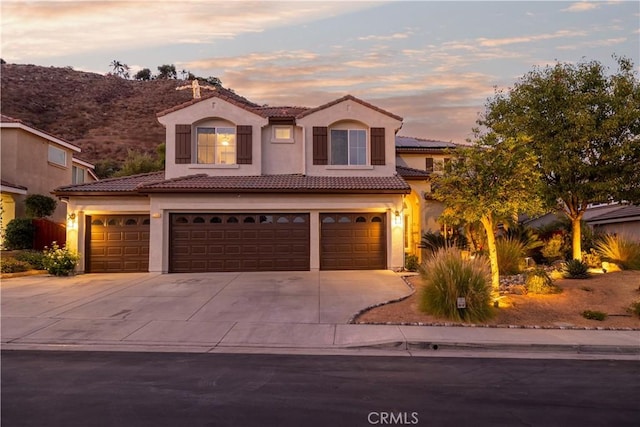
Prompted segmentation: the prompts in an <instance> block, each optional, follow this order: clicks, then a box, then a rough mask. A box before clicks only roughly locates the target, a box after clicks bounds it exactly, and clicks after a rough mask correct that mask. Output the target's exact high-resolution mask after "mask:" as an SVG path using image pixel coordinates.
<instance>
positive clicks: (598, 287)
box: [355, 271, 640, 329]
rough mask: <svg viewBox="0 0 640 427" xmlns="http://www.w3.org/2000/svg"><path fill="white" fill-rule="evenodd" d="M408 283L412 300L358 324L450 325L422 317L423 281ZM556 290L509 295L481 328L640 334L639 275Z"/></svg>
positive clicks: (601, 277) (571, 282) (596, 278)
mask: <svg viewBox="0 0 640 427" xmlns="http://www.w3.org/2000/svg"><path fill="white" fill-rule="evenodd" d="M408 280H409V282H410V283H411V284H412V285H413V287H414V288H415V290H416V292H415V293H414V294H413V295H411V296H410V297H409V298H407V299H405V300H402V301H400V302H396V303H391V304H387V305H383V306H380V307H376V308H373V309H370V310H368V311H366V312H364V313H363V314H361V315H360V316H358V317H357V318H356V319H355V323H423V324H430V323H431V324H442V323H447V322H451V321H449V320H446V319H442V318H437V317H434V316H431V315H428V314H425V313H423V312H421V311H419V309H418V298H419V296H420V294H421V292H422V287H423V282H422V279H421V278H420V276H414V277H410V278H408ZM555 284H556V285H558V286H559V287H560V289H562V292H561V293H559V294H552V295H536V294H527V295H512V294H509V295H505V296H504V297H503V298H502V299H501V300H500V308H498V309H496V311H495V313H496V314H495V316H494V317H493V319H491V320H489V321H486V322H483V323H482V324H483V325H518V326H541V327H578V328H585V327H586V328H634V329H640V317H638V316H637V315H632V314H631V313H630V312H629V311H628V309H629V308H630V306H631V304H632V303H633V302H636V301H640V271H620V272H615V273H607V274H598V275H593V276H592V277H591V278H589V279H582V280H576V279H560V280H556V281H555ZM585 310H592V311H601V312H604V313H606V314H607V317H606V319H605V320H603V321H598V320H589V319H585V318H584V317H582V312H583V311H585ZM454 323H455V322H454Z"/></svg>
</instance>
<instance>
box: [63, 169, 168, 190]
mask: <svg viewBox="0 0 640 427" xmlns="http://www.w3.org/2000/svg"><path fill="white" fill-rule="evenodd" d="M159 181H164V171H161V172H150V173H143V174H139V175H131V176H124V177H120V178H107V179H102V180H100V181H95V182H87V183H84V184H76V185H66V186H63V187H58V188H56V189H55V190H54V191H53V193H54V194H56V195H65V194H79V193H83V194H91V193H93V194H96V193H133V192H136V191H137V190H138V188H139V187H140V186H142V185H145V184H151V183H154V182H159Z"/></svg>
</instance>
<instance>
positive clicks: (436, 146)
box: [396, 136, 457, 256]
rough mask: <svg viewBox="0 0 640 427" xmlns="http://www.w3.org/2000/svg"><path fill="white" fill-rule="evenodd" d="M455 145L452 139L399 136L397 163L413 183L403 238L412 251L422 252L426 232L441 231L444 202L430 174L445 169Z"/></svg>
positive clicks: (453, 152)
mask: <svg viewBox="0 0 640 427" xmlns="http://www.w3.org/2000/svg"><path fill="white" fill-rule="evenodd" d="M456 147H457V145H456V144H454V143H452V142H445V141H436V140H429V139H422V138H413V137H406V136H398V137H396V165H397V166H396V167H397V170H398V173H399V174H400V175H401V176H402V177H403V178H404V179H405V180H406V181H407V182H408V183H409V185H410V186H411V193H410V194H409V195H408V196H406V197H405V200H404V231H405V238H404V242H405V251H406V252H407V253H409V254H414V255H417V256H421V251H420V249H419V245H420V240H421V238H422V234H423V233H425V232H427V231H432V232H438V231H441V228H442V225H441V224H440V223H439V222H438V217H439V216H440V215H441V214H442V211H443V210H444V205H443V204H442V203H441V202H438V201H436V200H433V198H432V197H431V178H432V177H433V176H434V175H439V174H442V173H443V172H444V165H445V164H446V163H447V162H449V161H450V160H451V158H452V157H453V156H454V154H455V149H456Z"/></svg>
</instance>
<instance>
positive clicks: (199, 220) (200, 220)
mask: <svg viewBox="0 0 640 427" xmlns="http://www.w3.org/2000/svg"><path fill="white" fill-rule="evenodd" d="M193 223H194V224H204V218H202V217H201V216H197V217H195V218H193Z"/></svg>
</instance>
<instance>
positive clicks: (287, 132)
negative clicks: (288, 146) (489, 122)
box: [271, 126, 293, 142]
mask: <svg viewBox="0 0 640 427" xmlns="http://www.w3.org/2000/svg"><path fill="white" fill-rule="evenodd" d="M271 142H293V126H273V134H272V135H271Z"/></svg>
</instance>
